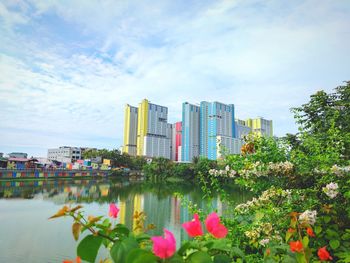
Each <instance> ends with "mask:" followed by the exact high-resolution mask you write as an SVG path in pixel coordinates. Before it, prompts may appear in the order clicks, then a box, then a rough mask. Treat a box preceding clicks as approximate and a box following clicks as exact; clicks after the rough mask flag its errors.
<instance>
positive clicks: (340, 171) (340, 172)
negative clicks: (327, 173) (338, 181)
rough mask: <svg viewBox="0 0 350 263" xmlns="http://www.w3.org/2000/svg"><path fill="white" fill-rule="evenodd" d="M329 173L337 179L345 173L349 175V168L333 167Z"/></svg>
mask: <svg viewBox="0 0 350 263" xmlns="http://www.w3.org/2000/svg"><path fill="white" fill-rule="evenodd" d="M331 171H332V172H333V173H334V174H335V175H337V176H338V177H341V176H344V175H345V174H347V173H350V166H344V167H340V166H338V165H336V164H335V165H333V166H332V168H331Z"/></svg>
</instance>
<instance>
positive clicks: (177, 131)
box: [171, 121, 182, 162]
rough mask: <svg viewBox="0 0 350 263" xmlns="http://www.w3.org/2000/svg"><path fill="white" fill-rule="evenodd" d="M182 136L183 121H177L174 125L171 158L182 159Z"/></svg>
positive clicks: (174, 159) (177, 160)
mask: <svg viewBox="0 0 350 263" xmlns="http://www.w3.org/2000/svg"><path fill="white" fill-rule="evenodd" d="M181 138H182V122H181V121H179V122H176V123H174V124H173V125H172V148H171V160H173V161H176V162H179V161H181V145H182V142H181V140H182V139H181Z"/></svg>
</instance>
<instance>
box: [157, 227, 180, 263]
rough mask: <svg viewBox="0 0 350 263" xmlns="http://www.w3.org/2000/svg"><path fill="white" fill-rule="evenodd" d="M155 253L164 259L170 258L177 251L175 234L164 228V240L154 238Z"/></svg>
mask: <svg viewBox="0 0 350 263" xmlns="http://www.w3.org/2000/svg"><path fill="white" fill-rule="evenodd" d="M151 240H152V241H153V253H154V254H155V255H156V256H158V257H160V258H162V259H165V258H170V257H171V256H172V255H174V253H175V251H176V240H175V238H174V235H173V233H171V232H170V231H169V230H167V229H165V228H164V238H163V237H162V236H156V237H152V238H151Z"/></svg>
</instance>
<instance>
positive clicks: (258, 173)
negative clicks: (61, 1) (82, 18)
mask: <svg viewBox="0 0 350 263" xmlns="http://www.w3.org/2000/svg"><path fill="white" fill-rule="evenodd" d="M266 170H267V169H266V165H265V164H263V163H261V162H259V161H258V162H255V163H253V164H251V165H250V167H247V168H246V169H243V170H241V171H240V174H241V175H242V176H243V177H244V178H247V179H248V178H249V177H252V176H253V177H262V176H268V174H267V172H266Z"/></svg>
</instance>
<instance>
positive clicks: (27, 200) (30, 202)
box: [0, 179, 251, 263]
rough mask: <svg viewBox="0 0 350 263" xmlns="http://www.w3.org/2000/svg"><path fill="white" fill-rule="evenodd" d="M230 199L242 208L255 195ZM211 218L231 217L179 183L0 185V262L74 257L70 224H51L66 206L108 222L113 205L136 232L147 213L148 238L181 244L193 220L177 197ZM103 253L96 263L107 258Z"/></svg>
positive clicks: (194, 188)
mask: <svg viewBox="0 0 350 263" xmlns="http://www.w3.org/2000/svg"><path fill="white" fill-rule="evenodd" d="M230 192H231V197H232V200H233V201H234V203H236V204H239V203H242V202H245V201H246V200H247V199H250V198H251V194H249V193H245V192H242V191H240V190H239V189H232V190H231V191H230ZM177 193H180V194H181V195H183V196H184V197H185V198H186V200H188V201H191V202H193V203H194V204H197V205H198V207H199V208H202V209H205V210H206V211H208V212H211V211H214V210H217V211H218V213H219V214H222V213H227V211H230V210H229V209H226V205H225V203H222V202H221V201H220V199H219V198H218V197H216V198H213V199H212V200H210V201H208V200H203V198H202V197H203V193H202V191H201V189H200V187H199V186H196V185H194V184H188V183H187V184H186V183H181V182H176V183H163V184H152V183H148V182H129V181H121V180H112V179H101V180H96V179H93V180H87V179H84V180H74V179H56V180H43V181H39V180H38V181H31V180H26V181H0V262H23V263H24V262H26V263H30V262H33V263H34V262H35V263H38V262H62V260H63V259H73V258H75V257H76V246H77V244H78V243H77V242H76V241H75V240H74V239H73V236H72V233H71V225H72V222H73V221H72V218H70V217H67V218H58V219H53V220H48V217H50V216H51V215H53V214H55V213H56V212H57V210H59V209H60V208H61V207H62V206H63V205H65V204H78V203H79V204H81V205H83V210H84V211H85V215H95V216H97V215H105V216H108V209H109V204H110V203H111V202H114V203H116V204H117V206H118V207H119V208H120V212H119V215H118V218H117V222H120V223H124V224H126V225H127V226H128V227H129V228H132V226H133V218H132V216H133V214H134V213H135V212H136V211H138V212H140V211H143V212H145V213H146V215H147V219H146V222H145V225H147V224H150V223H153V224H155V225H156V229H154V230H152V231H150V232H149V234H152V235H161V234H162V233H163V228H167V229H169V230H170V231H172V232H173V233H174V235H175V238H176V240H177V242H178V245H179V241H180V240H185V239H187V234H185V232H184V230H183V229H182V228H181V224H182V223H183V222H186V221H189V220H191V219H192V216H193V215H192V213H190V212H189V210H188V207H187V205H186V204H185V203H181V200H180V198H179V197H178V194H177ZM106 254H107V252H106V251H103V250H101V253H100V254H99V256H98V259H101V258H103V257H105V255H106Z"/></svg>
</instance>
